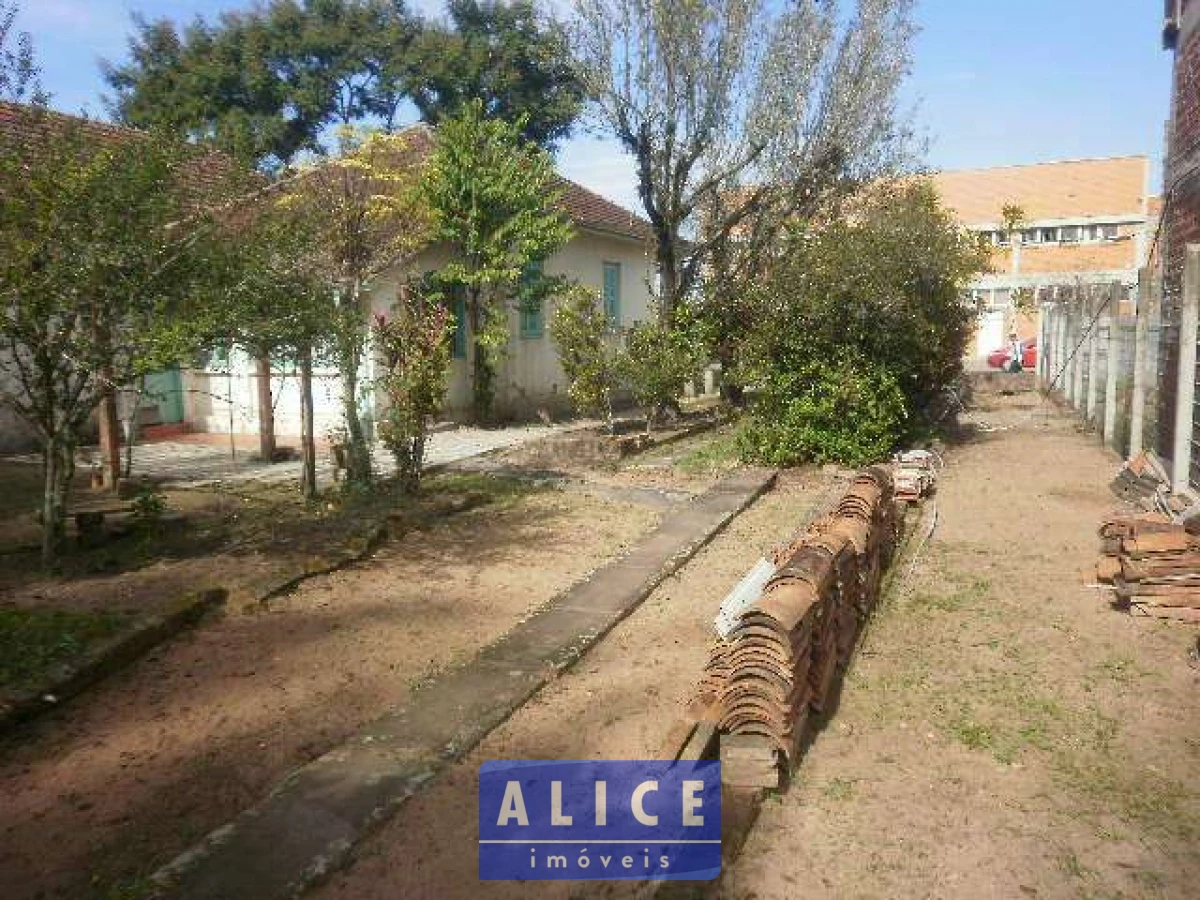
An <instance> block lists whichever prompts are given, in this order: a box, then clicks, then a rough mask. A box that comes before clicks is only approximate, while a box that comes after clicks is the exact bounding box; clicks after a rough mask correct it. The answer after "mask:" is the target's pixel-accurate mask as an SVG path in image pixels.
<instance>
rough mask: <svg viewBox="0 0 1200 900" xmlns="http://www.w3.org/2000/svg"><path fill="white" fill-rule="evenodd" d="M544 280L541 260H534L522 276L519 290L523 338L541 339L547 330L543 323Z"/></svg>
mask: <svg viewBox="0 0 1200 900" xmlns="http://www.w3.org/2000/svg"><path fill="white" fill-rule="evenodd" d="M541 278H542V263H541V260H534V261H533V262H531V263H530V264H529V265H528V266H526V267H525V271H524V272H523V273H522V274H521V285H520V288H519V289H518V304H519V310H520V319H521V328H520V334H521V337H523V338H540V337H541V336H542V334H543V332H544V330H545V327H544V326H545V323H544V321H543V318H544V317H543V312H544V309H543V302H544V301H543V297H542V292H541V290H540V288H541V284H540V283H539V282H540V281H541Z"/></svg>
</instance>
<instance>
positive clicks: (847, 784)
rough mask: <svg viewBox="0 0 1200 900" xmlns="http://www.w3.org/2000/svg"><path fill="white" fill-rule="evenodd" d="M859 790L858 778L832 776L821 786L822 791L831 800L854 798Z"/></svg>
mask: <svg viewBox="0 0 1200 900" xmlns="http://www.w3.org/2000/svg"><path fill="white" fill-rule="evenodd" d="M857 792H858V779H856V778H831V779H829V781H827V782H825V784H824V786H823V787H822V788H821V793H822V794H824V795H825V796H826V797H827V798H828V799H830V800H839V801H842V800H853V799H854V795H855V794H856V793H857Z"/></svg>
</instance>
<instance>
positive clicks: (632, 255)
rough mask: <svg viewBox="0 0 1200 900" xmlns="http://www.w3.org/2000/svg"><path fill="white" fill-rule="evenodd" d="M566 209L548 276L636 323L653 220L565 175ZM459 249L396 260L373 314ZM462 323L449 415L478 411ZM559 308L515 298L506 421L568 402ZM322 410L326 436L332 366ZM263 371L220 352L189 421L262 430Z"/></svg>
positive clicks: (319, 394)
mask: <svg viewBox="0 0 1200 900" xmlns="http://www.w3.org/2000/svg"><path fill="white" fill-rule="evenodd" d="M404 135H405V136H406V137H407V138H408V139H409V141H410V145H409V146H410V149H411V151H412V152H413V153H414V156H415V157H416V158H417V159H418V160H421V159H423V158H424V156H425V155H427V154H428V153H429V152H430V151H431V150H432V132H431V131H430V129H429V128H428V127H426V126H424V125H417V126H413V127H411V128H409V129H406V130H405V132H404ZM559 189H560V191H561V194H562V200H561V205H562V211H563V213H564V214H565V215H566V216H567V218H568V219H569V220H570V222H571V224H572V226H573V228H574V236H573V237H572V238H571V240H570V241H569V242H568V243H567V244H566V246H564V247H563V248H562V249H560V250H559V251H558V252H556V253H554V254H553V255H551V256H550V257H549V258H547V259H545V260H543V261H542V262H541V266H542V271H543V273H544V274H546V275H551V276H562V277H565V278H567V279H570V280H572V281H576V282H578V283H580V284H582V285H585V286H587V287H590V288H593V289H594V290H595V291H596V292H597V293H598V294H599V295H600V296H601V297H602V299H603V303H604V308H605V310H606V312H607V313H608V315H609V317H610V318H611V320H612V321H613V323H614V324H615V325H616V326H617V327H618V328H628V327H630V326H631V325H633V324H634V323H635V322H639V321H644V320H645V319H647V318H648V316H649V314H650V309H651V302H652V300H651V284H652V277H653V259H652V256H651V254H650V252H649V242H650V239H651V231H650V226H649V224H648V223H647V222H645V221H644V220H642V219H641V218H639V217H638V216H637V215H635V214H634V213H632V212H630V211H628V210H626V209H623V208H622V207H620V206H618V205H617V204H615V203H612V202H611V201H609V200H606V199H605V198H603V197H601V196H599V195H598V194H595V193H593V192H592V191H589V190H588V189H587V188H585V187H583V186H582V185H579V184H576V183H574V182H572V181H568V180H567V179H560V180H559ZM449 253H450V249H449V248H447V247H443V246H437V245H433V246H429V247H427V248H424V249H423V250H421V251H420V252H419V253H417V254H416V255H415V256H413V257H410V258H407V259H401V260H397V261H396V264H395V266H394V267H392V268H391V269H390V270H388V271H385V272H384V273H383V274H381V275H380V276H378V277H376V278H375V279H373V281H372V283H371V284H370V285H369V294H370V314H372V315H373V314H375V313H387V312H389V310H390V308H391V306H392V304H393V303H394V302H395V301H396V298H397V296H398V293H399V290H400V284H401V283H402V282H403V281H405V280H406V279H407V278H408V277H409V276H410V275H411V274H412V273H414V272H416V273H424V272H430V271H435V270H437V269H438V268H440V267H441V266H443V265H444V264H445V263H446V261H447V259H448V254H449ZM453 312H454V313H455V319H456V322H457V327H456V331H455V334H454V338H453V347H452V354H453V359H452V363H451V373H450V383H449V389H448V391H447V396H446V404H445V410H444V414H445V415H446V417H447V418H450V419H458V420H463V419H466V418H467V417H468V416H469V414H470V407H471V371H472V360H471V352H472V348H471V343H472V342H471V336H470V333H469V329H468V325H467V321H466V319H467V317H466V315H465V309H464V308H463V306H462V305H461V303H458V304H455V308H454V309H453ZM552 312H553V310H551V309H547V308H533V309H530V308H518V306H517V304H516V302H513V303H512V304H510V308H509V310H508V319H509V343H508V347H507V353H506V354H505V356H504V359H503V361H502V362H501V363H500V366H499V371H498V373H497V380H496V412H497V414H498V415H499V416H500V417H502V418H514V419H527V418H531V417H534V416H536V415H538V414H539V412H541V411H546V412H551V413H553V412H560V411H562V410H564V409H565V408H566V407H567V406H568V404H569V400H568V398H567V395H566V384H565V381H564V377H563V373H562V367H561V366H560V364H559V361H558V353H557V351H556V349H555V347H554V342H553V341H552V340H551V338H550V333H549V329H548V325H549V320H550V316H551V314H552ZM314 375H315V379H314V382H315V383H314V393H315V396H314V414H315V419H316V429H317V432H318V433H320V432H321V431H323V430H325V429H328V428H330V427H334V426H336V425H337V424H338V423H339V422H340V421H341V409H340V406H339V404H338V397H339V391H340V389H341V388H340V382H339V380H338V378H337V374H336V372H335V371H334V370H332V369H320V368H318V370H317V371H316V372H315V373H314ZM362 375H363V381H364V383H366V384H369V383H370V381H371V377H372V375H373V364H372V361H371V360H370V359H368V360H367V363H366V367H365V371H364V372H363V373H362ZM294 376H295V371H294V367H293V366H291V364H290V363H289V361H288V360H276V361H275V364H274V365H273V377H272V395H273V397H274V406H275V428H276V431H277V432H278V433H279V434H283V435H288V434H298V433H299V431H300V424H299V416H300V401H299V390H298V384H297V381H296V378H295V377H294ZM257 377H258V376H257V373H256V371H255V368H254V365H253V363H252V361H251V360H249V359H248V358H247V357H246V356H245V355H244V354H241V353H239V352H237V351H236V350H235V351H234V352H233V353H232V354H231V355H229V354H224V353H214V354H212V355H210V356H209V358H208V359H207V360H206V361H205V362H204V364H203V366H202V367H201V368H197V369H194V370H191V371H188V372H186V373H185V375H184V382H185V396H186V409H185V415H184V418H185V420H186V422H187V424H188V425H189V426H190V427H191V428H192V429H193V430H196V431H211V432H228V431H230V430H232V431H234V432H235V433H253V432H256V431H257V430H258V417H257V403H256V399H255V398H256V396H257ZM379 402H380V398H379V397H377V396H376V395H374V394H373V393H369V394H368V395H367V396H366V397H365V398H364V401H363V406H364V407H365V410H364V412H365V417H366V419H367V420H368V421H370V420H371V418H372V414H373V412H374V411H375V410H377V409H379Z"/></svg>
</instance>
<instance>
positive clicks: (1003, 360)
mask: <svg viewBox="0 0 1200 900" xmlns="http://www.w3.org/2000/svg"><path fill="white" fill-rule="evenodd" d="M1011 358H1012V353H1011V351H1010V350H1009V348H1008V346H1007V345H1006V346H1004V347H1001V348H1000V349H999V350H993V351H992V352H991V353H989V354H988V358H987V364H988V365H989V366H991V367H992V368H993V369H1007V368H1008V362H1009V360H1010V359H1011ZM1036 367H1037V338H1030V339H1029V340H1027V341H1021V368H1023V369H1033V368H1036Z"/></svg>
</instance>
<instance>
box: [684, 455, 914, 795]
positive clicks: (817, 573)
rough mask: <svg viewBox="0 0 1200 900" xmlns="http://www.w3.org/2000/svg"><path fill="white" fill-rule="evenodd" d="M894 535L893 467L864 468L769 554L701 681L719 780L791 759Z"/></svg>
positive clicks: (744, 776) (771, 777)
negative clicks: (831, 503)
mask: <svg viewBox="0 0 1200 900" xmlns="http://www.w3.org/2000/svg"><path fill="white" fill-rule="evenodd" d="M896 536H897V518H896V504H895V502H894V497H893V486H892V477H891V474H890V473H889V472H888V471H887V470H885V469H880V468H872V469H867V470H866V471H864V472H862V473H860V474H859V475H857V476H856V477H855V478H854V480H853V482H852V483H851V485H850V488H849V490H848V491H847V492H846V494H845V495H844V496H843V497H842V499H841V501H840V502H839V503H838V505H837V508H836V509H835V510H834V511H833V512H832V513H831V514H829V515H826V516H824V517H822V518H820V519H818V520H817V521H816V522H814V523H813V524H812V525H811V526H810V527H809V529H808V530H807V532H806V533H805V534H804V535H802V536H801V537H800V538H799V539H797V540H796V541H795V542H793V543H792V544H791V545H789V546H788V547H786V548H784V550H782V551H781V552H780V553H778V554H776V558H775V559H774V560H773V562H774V563H775V570H774V572H773V573H772V574H771V575H770V576H769V580H766V581H765V584H764V585H763V586H762V588H761V593H760V594H759V596H758V597H757V598H756V599H754V600H753V602H751V603H749V604H747V605H745V606H744V607H740V608H737V611H736V612H732V611H731V612H732V615H729V616H728V617H729V618H730V619H732V622H731V623H730V624H731V625H732V627H730V628H729V629H728V632H727V634H725V635H724V640H722V641H721V642H720V643H719V644H717V645H716V646H715V647H714V648H713V650H712V652H711V654H710V658H709V662H708V664H707V666H706V667H705V671H704V677H703V680H702V682H701V685H700V694H701V700H702V702H703V704H704V705H705V706H707V707H708V708H710V709H712V710H713V711H714V713H713V715H714V718H715V719H716V721H717V723H718V725H719V728H720V730H721V732H722V735H723V736H722V738H721V763H722V780H723V781H725V782H726V783H728V784H734V785H743V786H753V787H777V786H778V785H779V781H780V774H781V771H788V770H789V769H790V768H791V767H792V766H794V765H795V763H796V762H797V760H798V758H799V755H800V749H801V743H802V740H803V737H804V733H805V723H806V721H807V719H808V715H809V711H810V710H813V711H815V712H818V713H819V712H824V711H827V710H828V709H829V705H830V702H831V700H832V697H833V693H834V691H833V686H834V684H835V681H836V676H837V674H838V673H839V672H841V671H843V670H844V668H845V666H846V664H847V663H848V662H849V660H850V656H851V653H852V652H853V648H854V644H855V640H856V638H857V637H858V633H859V630H860V629H861V627H862V625H863V623H864V622H865V621H866V619H867V616H868V615H869V613H870V611H871V607H872V605H873V604H874V602H875V599H876V597H877V596H878V593H879V587H880V580H881V578H882V573H883V572H884V570H885V569H886V567H887V565H888V563H889V561H890V559H891V554H892V552H893V549H894V547H895V543H896ZM754 574H755V573H753V572H752V575H754ZM749 577H750V576H748V578H749ZM759 577H761V576H759ZM749 583H750V582H747V586H748V585H749ZM720 627H721V623H720V622H718V628H720Z"/></svg>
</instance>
